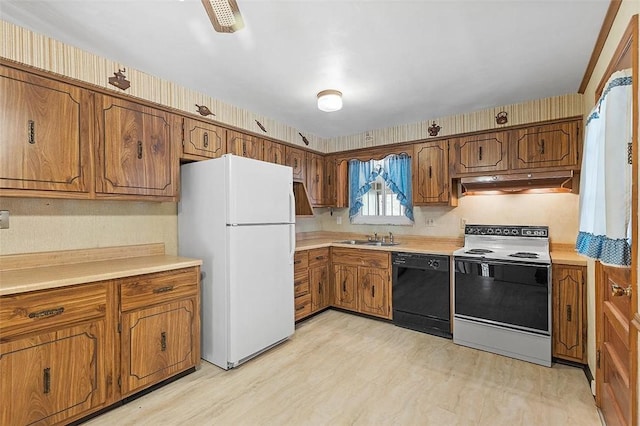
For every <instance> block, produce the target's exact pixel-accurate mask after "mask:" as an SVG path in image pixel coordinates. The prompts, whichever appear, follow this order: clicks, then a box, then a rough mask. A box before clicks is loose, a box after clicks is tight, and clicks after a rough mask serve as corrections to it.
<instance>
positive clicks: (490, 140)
mask: <svg viewBox="0 0 640 426" xmlns="http://www.w3.org/2000/svg"><path fill="white" fill-rule="evenodd" d="M451 142H452V145H453V152H454V158H453V167H452V172H453V174H454V176H455V175H463V174H467V173H482V172H496V171H501V170H507V169H508V167H509V159H508V157H507V154H508V148H509V134H508V133H507V132H497V133H486V134H482V135H475V136H468V137H464V138H457V139H452V140H451Z"/></svg>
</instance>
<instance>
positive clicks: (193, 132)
mask: <svg viewBox="0 0 640 426" xmlns="http://www.w3.org/2000/svg"><path fill="white" fill-rule="evenodd" d="M182 127H183V135H182V152H183V154H191V155H199V156H201V157H206V158H217V157H220V156H221V155H222V154H224V153H226V152H227V131H226V129H223V128H222V127H218V126H214V125H213V124H211V123H207V122H204V121H199V120H193V119H191V118H185V119H184V121H183V125H182Z"/></svg>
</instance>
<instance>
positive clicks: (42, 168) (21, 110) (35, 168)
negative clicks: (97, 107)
mask: <svg viewBox="0 0 640 426" xmlns="http://www.w3.org/2000/svg"><path fill="white" fill-rule="evenodd" d="M0 94H1V95H0V123H2V124H1V125H0V187H1V188H10V189H29V190H44V191H69V192H74V193H87V192H89V170H90V169H89V167H90V149H91V143H92V141H91V126H92V120H91V117H92V116H93V112H92V110H91V106H92V102H93V95H92V94H91V93H90V92H88V91H87V90H84V89H80V88H78V87H74V86H70V85H67V84H64V83H60V82H57V81H53V80H49V79H45V78H42V77H38V76H35V75H32V74H28V73H25V72H21V71H17V70H13V69H11V68H6V67H0ZM86 196H88V195H86Z"/></svg>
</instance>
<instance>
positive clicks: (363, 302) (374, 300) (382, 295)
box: [358, 266, 391, 318]
mask: <svg viewBox="0 0 640 426" xmlns="http://www.w3.org/2000/svg"><path fill="white" fill-rule="evenodd" d="M390 288H391V286H390V277H389V272H388V270H386V269H381V268H365V267H362V266H361V267H358V294H359V298H360V300H359V305H358V306H359V309H360V312H362V313H363V314H369V315H375V316H379V317H383V318H391V302H390V300H391V298H390V294H389V289H390Z"/></svg>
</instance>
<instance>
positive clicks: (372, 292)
mask: <svg viewBox="0 0 640 426" xmlns="http://www.w3.org/2000/svg"><path fill="white" fill-rule="evenodd" d="M371 297H372V298H374V297H376V286H375V285H372V286H371Z"/></svg>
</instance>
